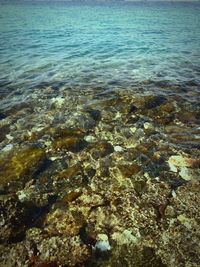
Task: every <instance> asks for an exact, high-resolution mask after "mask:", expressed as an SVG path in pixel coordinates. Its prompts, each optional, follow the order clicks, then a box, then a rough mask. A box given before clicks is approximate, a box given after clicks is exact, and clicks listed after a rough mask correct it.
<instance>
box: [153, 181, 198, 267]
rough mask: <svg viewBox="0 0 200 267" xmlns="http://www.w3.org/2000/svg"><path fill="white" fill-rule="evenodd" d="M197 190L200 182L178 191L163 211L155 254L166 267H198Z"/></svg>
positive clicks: (193, 182) (180, 188)
mask: <svg viewBox="0 0 200 267" xmlns="http://www.w3.org/2000/svg"><path fill="white" fill-rule="evenodd" d="M199 186H200V183H199V181H192V182H188V183H187V184H185V185H183V186H181V187H179V188H178V189H177V191H176V195H175V196H174V197H173V198H171V199H170V201H169V204H168V205H167V207H166V210H165V216H164V217H163V220H162V227H163V231H162V233H161V235H160V238H159V239H158V240H157V242H158V250H157V252H158V254H159V255H160V257H161V258H162V259H163V261H164V262H165V263H166V265H167V266H169V267H173V266H188V267H195V266H198V265H199V262H200V237H199V232H200V224H199V222H200V208H199V207H200V203H199V202H200V192H199Z"/></svg>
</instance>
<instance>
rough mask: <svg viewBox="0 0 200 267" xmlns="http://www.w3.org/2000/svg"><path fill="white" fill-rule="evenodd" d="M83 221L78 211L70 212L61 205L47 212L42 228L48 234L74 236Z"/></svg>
mask: <svg viewBox="0 0 200 267" xmlns="http://www.w3.org/2000/svg"><path fill="white" fill-rule="evenodd" d="M84 223H85V221H84V217H83V216H82V214H81V213H80V212H78V211H74V212H70V211H69V210H68V209H67V208H66V207H61V208H57V209H55V210H52V211H50V212H49V213H48V214H47V217H46V219H45V221H44V229H45V231H46V232H47V233H48V235H49V236H54V235H58V234H59V235H65V236H66V235H68V236H75V235H78V233H79V230H80V228H81V227H82V226H83V224H84Z"/></svg>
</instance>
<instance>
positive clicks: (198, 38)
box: [0, 1, 200, 94]
mask: <svg viewBox="0 0 200 267" xmlns="http://www.w3.org/2000/svg"><path fill="white" fill-rule="evenodd" d="M0 36H1V39H0V85H1V89H0V90H1V93H2V94H4V93H5V91H4V90H5V88H6V87H9V88H12V91H13V90H15V89H16V88H19V87H20V88H21V89H22V88H23V90H24V92H25V91H26V90H27V89H28V88H34V87H39V86H41V85H42V84H44V83H45V84H58V85H59V84H61V83H62V84H65V85H68V86H72V87H78V88H80V89H81V90H82V89H84V88H88V87H90V88H95V87H101V88H105V89H106V90H107V89H113V88H129V87H135V88H138V86H139V85H140V84H143V83H144V84H147V83H148V84H153V85H152V86H150V87H152V88H151V89H153V87H154V86H155V84H162V85H163V84H167V85H181V86H182V87H183V88H184V87H185V86H186V87H187V85H189V87H190V86H191V85H193V86H194V85H195V88H193V89H191V87H190V88H188V90H198V88H199V85H200V4H199V3H151V2H146V3H142V2H141V3H128V2H118V3H116V2H115V3H98V2H96V3H94V2H90V3H77V2H74V3H73V2H56V1H51V2H45V1H44V2H43V1H42V2H40V1H31V2H19V1H18V2H13V3H12V2H7V3H6V2H2V3H0ZM161 87H163V86H161ZM164 87H165V86H164ZM196 87H198V88H196ZM10 90H11V89H10ZM144 90H145V89H144ZM148 90H150V89H149V87H148ZM156 90H159V88H157V89H156ZM160 90H161V91H162V89H161V88H160ZM198 92H199V91H198Z"/></svg>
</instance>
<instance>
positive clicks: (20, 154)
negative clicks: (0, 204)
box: [0, 147, 45, 184]
mask: <svg viewBox="0 0 200 267" xmlns="http://www.w3.org/2000/svg"><path fill="white" fill-rule="evenodd" d="M44 159H45V152H44V150H43V149H41V148H38V147H27V148H23V149H19V150H18V151H17V150H12V151H11V152H10V153H8V154H6V153H4V154H2V155H1V158H0V176H1V177H2V178H1V181H0V183H1V184H7V183H9V182H11V181H14V180H19V179H22V181H25V180H26V177H27V176H31V175H33V174H34V173H35V172H36V171H37V169H38V168H39V166H40V165H41V164H42V162H43V160H44Z"/></svg>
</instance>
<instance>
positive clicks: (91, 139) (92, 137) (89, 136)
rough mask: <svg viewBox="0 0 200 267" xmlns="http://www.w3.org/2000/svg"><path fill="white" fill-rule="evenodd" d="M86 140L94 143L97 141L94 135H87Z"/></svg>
mask: <svg viewBox="0 0 200 267" xmlns="http://www.w3.org/2000/svg"><path fill="white" fill-rule="evenodd" d="M84 139H85V141H86V142H88V143H92V142H95V141H96V138H95V137H94V136H93V135H87V136H85V137H84Z"/></svg>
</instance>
